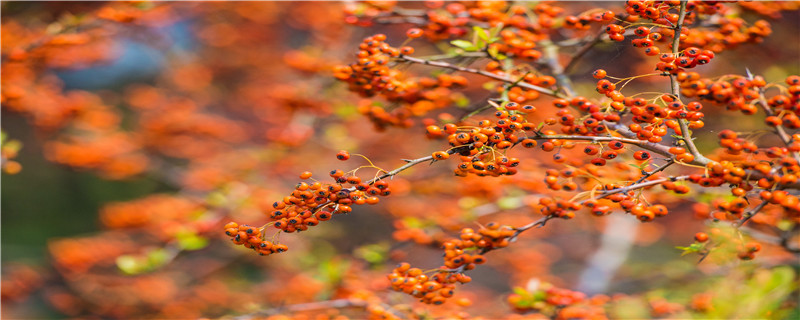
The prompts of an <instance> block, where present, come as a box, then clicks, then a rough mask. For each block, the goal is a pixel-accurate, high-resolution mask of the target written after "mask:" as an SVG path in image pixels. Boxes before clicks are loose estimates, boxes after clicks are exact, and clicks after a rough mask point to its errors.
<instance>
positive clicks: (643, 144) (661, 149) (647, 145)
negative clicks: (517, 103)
mask: <svg viewBox="0 0 800 320" xmlns="http://www.w3.org/2000/svg"><path fill="white" fill-rule="evenodd" d="M528 138H529V139H533V140H582V141H591V142H600V141H606V142H607V141H620V142H624V143H627V144H632V145H635V146H637V147H640V148H642V149H647V150H650V151H653V152H656V153H658V154H660V155H663V156H667V157H672V156H673V155H672V154H670V153H669V147H667V146H665V145H661V144H658V143H653V142H649V141H644V140H638V139H632V138H619V137H608V136H579V135H533V136H528ZM698 164H699V162H698Z"/></svg>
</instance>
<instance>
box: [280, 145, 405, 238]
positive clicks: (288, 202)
mask: <svg viewBox="0 0 800 320" xmlns="http://www.w3.org/2000/svg"><path fill="white" fill-rule="evenodd" d="M337 158H339V160H347V158H349V154H347V153H346V152H340V153H339V154H338V155H337ZM330 176H331V178H333V179H334V180H335V182H334V183H324V184H323V183H320V182H313V183H311V184H308V183H306V182H300V183H298V184H297V185H296V186H295V190H294V191H293V192H292V194H291V195H288V196H286V197H284V198H283V200H282V201H276V202H275V203H273V204H272V210H268V215H269V217H270V219H272V220H274V221H273V223H272V226H273V227H275V228H277V229H280V230H281V231H283V232H289V233H291V232H295V231H304V230H307V229H308V227H313V226H316V225H318V224H319V223H320V222H321V221H328V220H330V219H331V218H332V217H333V215H334V214H342V213H350V212H351V211H353V208H352V207H351V206H352V205H362V204H377V203H378V202H379V201H380V199H379V198H378V197H379V196H388V195H390V194H391V193H392V190H391V189H390V188H389V183H388V182H387V181H385V180H377V179H376V180H372V181H365V182H362V180H361V178H360V177H358V176H356V175H354V174H352V175H350V176H348V175H347V174H345V172H343V171H342V170H333V171H331V172H330ZM301 178H304V179H310V178H311V173H310V172H304V173H303V174H301ZM348 184H349V185H352V186H351V187H345V186H346V185H348Z"/></svg>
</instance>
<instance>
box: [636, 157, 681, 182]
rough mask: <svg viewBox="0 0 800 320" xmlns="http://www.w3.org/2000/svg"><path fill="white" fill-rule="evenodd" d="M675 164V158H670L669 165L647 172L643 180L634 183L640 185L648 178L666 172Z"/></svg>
mask: <svg viewBox="0 0 800 320" xmlns="http://www.w3.org/2000/svg"><path fill="white" fill-rule="evenodd" d="M673 164H675V158H669V160H667V163H665V164H662V165H661V166H660V167H658V168H656V169H654V170H653V171H650V172H647V173H646V174H644V175H643V176H642V177H641V178H639V180H636V182H634V183H640V182H642V181H645V180H647V179H648V178H650V177H652V176H653V175H655V174H657V173H659V172H661V171H664V170H666V169H667V168H668V167H669V166H671V165H673Z"/></svg>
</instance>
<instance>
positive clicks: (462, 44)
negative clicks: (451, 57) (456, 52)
mask: <svg viewBox="0 0 800 320" xmlns="http://www.w3.org/2000/svg"><path fill="white" fill-rule="evenodd" d="M450 44H452V45H454V46H456V47H459V48H461V49H464V50H466V51H475V50H476V49H477V48H475V45H474V44H472V42H469V41H466V40H453V41H450Z"/></svg>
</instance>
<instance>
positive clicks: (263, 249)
mask: <svg viewBox="0 0 800 320" xmlns="http://www.w3.org/2000/svg"><path fill="white" fill-rule="evenodd" d="M224 228H225V234H226V235H228V236H229V237H231V241H233V243H235V244H237V245H243V246H245V248H248V249H253V250H254V251H256V252H258V254H260V255H262V256H266V255H270V254H273V253H280V252H284V251H286V250H289V248H288V247H287V246H286V245H284V244H276V243H272V241H267V240H265V239H264V237H263V234H262V229H261V228H256V227H251V226H248V225H246V224H243V225H239V224H237V223H236V222H229V223H227V224H226V225H225V227H224Z"/></svg>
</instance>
